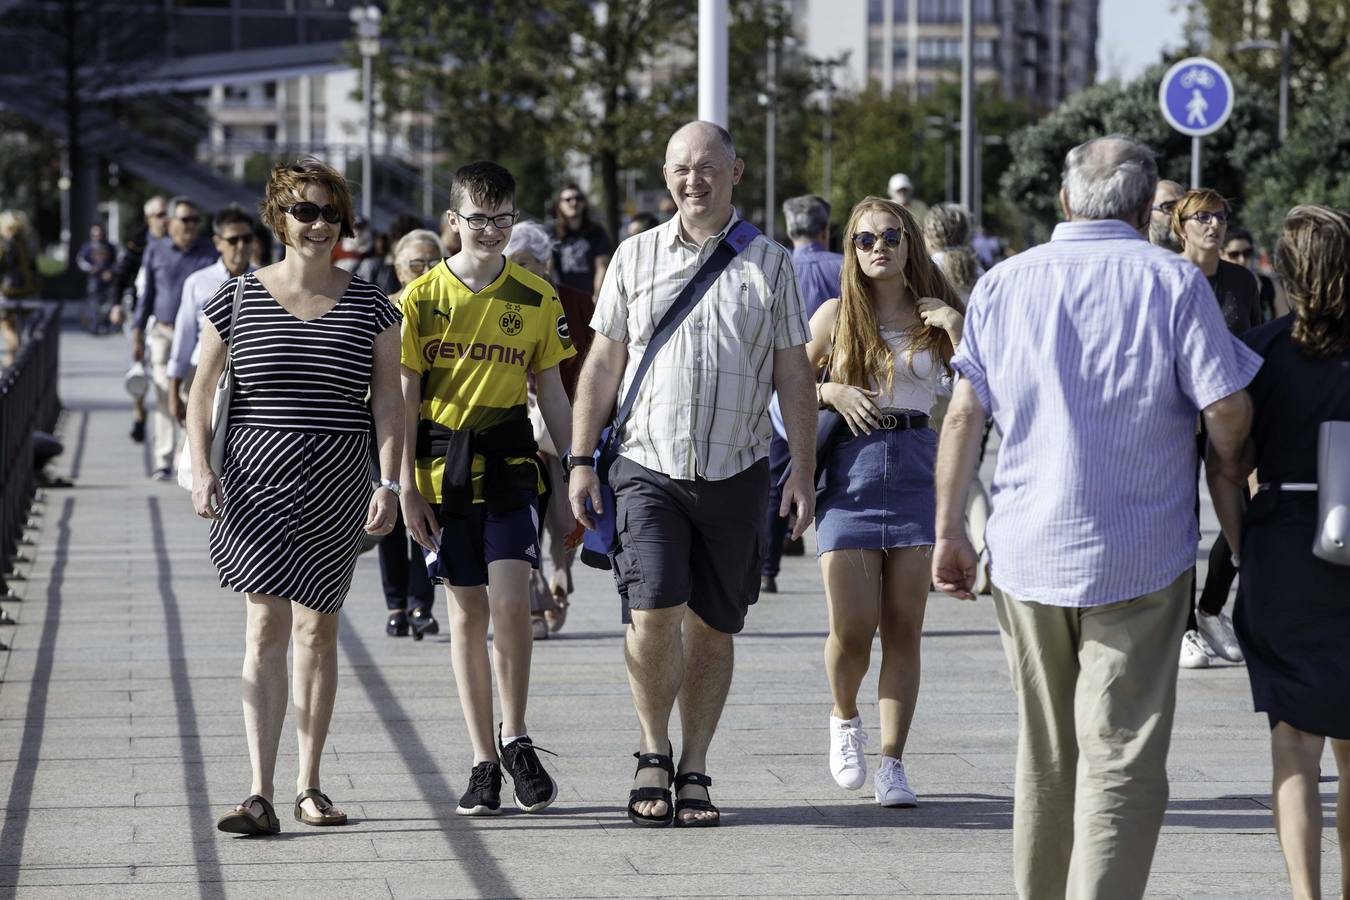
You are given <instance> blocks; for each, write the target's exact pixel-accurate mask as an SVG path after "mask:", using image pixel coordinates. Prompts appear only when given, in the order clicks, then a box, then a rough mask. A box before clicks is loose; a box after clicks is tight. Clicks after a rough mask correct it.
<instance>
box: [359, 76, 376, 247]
mask: <svg viewBox="0 0 1350 900" xmlns="http://www.w3.org/2000/svg"><path fill="white" fill-rule="evenodd" d="M361 95H362V99H363V100H364V101H365V107H366V135H365V137H366V139H365V142H364V144H362V146H361V215H363V216H365V217H366V221H370V203H371V184H370V179H371V157H373V156H374V155H375V61H374V59H373V58H372V57H371V56H369V55H366V54H362V56H361Z"/></svg>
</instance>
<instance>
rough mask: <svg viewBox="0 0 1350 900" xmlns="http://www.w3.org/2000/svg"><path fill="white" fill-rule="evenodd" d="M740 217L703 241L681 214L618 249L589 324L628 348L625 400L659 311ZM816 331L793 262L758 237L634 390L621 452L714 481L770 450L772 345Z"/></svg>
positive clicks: (676, 473) (684, 476)
mask: <svg viewBox="0 0 1350 900" xmlns="http://www.w3.org/2000/svg"><path fill="white" fill-rule="evenodd" d="M738 219H739V217H738V216H737V215H736V214H735V212H733V213H732V216H731V220H730V221H728V222H727V225H726V228H724V229H723V230H722V232H721V233H720V234H718V235H716V236H715V237H711V238H708V240H706V241H704V243H703V245H702V246H698V245H696V244H693V243H691V242H690V241H689V240H688V238H686V237H685V236H684V235H683V234H682V233H681V229H680V223H679V216H678V215H676V216H675V217H674V218H672V219H671V220H670V221H669V222H666V223H665V224H664V225H661V226H660V227H658V228H653V229H651V230H650V231H645V232H643V233H641V234H639V235H636V236H634V237H631V238H628V239H627V240H625V241H624V242H623V243H621V244H620V245H619V249H618V250H617V252H615V254H614V259H613V260H612V261H611V262H610V266H609V270H608V271H607V272H606V273H605V283H604V287H603V288H601V291H600V300H599V302H598V303H597V304H596V310H595V317H594V318H593V319H592V320H591V327H592V328H594V329H595V330H596V331H597V332H599V333H600V334H603V335H604V336H605V337H607V338H609V339H610V340H612V341H619V342H621V343H626V344H627V345H628V365H627V369H626V370H625V372H624V378H623V383H622V384H621V385H620V386H619V398H620V400H622V398H623V397H624V395H625V394H626V393H627V391H628V384H629V382H630V381H631V380H632V377H633V373H634V372H636V371H637V367H638V363H639V362H640V361H641V359H642V354H643V353H644V352H645V350H646V347H647V342H648V341H649V340H650V339H651V337H652V333H653V332H655V331H656V325H657V323H658V322H660V321H661V316H662V315H663V314H664V313H665V311H666V310H667V309H669V308H670V305H671V304H672V303H674V302H675V298H676V297H677V296H679V293H680V291H681V290H683V289H684V286H685V284H686V283H687V282H688V281H689V279H691V278H692V277H693V276H694V274H695V273H696V272H697V271H698V269H699V267H700V266H702V265H703V262H704V261H705V260H706V259H707V258H708V256H709V255H711V254H712V252H713V250H714V249H715V248H716V246H717V243H718V242H719V241H720V240H721V239H722V238H723V237H724V236H725V235H726V233H727V231H729V230H730V229H731V226H732V225H734V224H735V223H736V221H737V220H738ZM809 337H810V329H809V327H808V325H807V321H806V314H805V312H804V311H803V309H802V300H801V295H800V294H799V293H798V290H797V278H796V275H795V274H794V273H793V270H792V257H791V255H790V254H789V253H788V251H787V250H786V249H784V248H783V247H781V246H779V245H778V244H777V243H775V242H773V241H771V240H769V239H768V238H765V237H764V236H762V235H761V236H760V237H757V238H755V240H754V241H752V242H751V244H750V245H749V246H748V247H746V248H745V249H744V250H743V251H741V253H740V254H738V255H737V256H736V258H735V259H734V260H732V261H731V264H730V265H729V266H727V268H726V270H725V271H723V272H722V274H721V275H720V276H719V277H718V279H717V280H716V281H715V282H714V283H713V286H712V287H711V288H710V289H709V290H708V293H707V294H705V295H704V296H703V299H701V300H700V301H699V303H698V305H697V306H696V307H694V310H693V311H692V312H691V313H690V314H689V316H688V318H686V319H685V320H684V322H683V323H681V325H680V327H679V328H678V329H677V330H676V331H675V333H674V334H673V335H672V336H671V339H670V341H669V342H668V343H667V344H666V345H665V347H664V348H662V350H661V351H660V356H659V357H658V358H657V359H656V361H655V362H654V363H653V364H652V367H651V369H650V370H649V371H648V372H647V376H646V378H645V379H644V380H643V382H642V386H641V388H640V389H639V391H638V396H637V400H636V402H635V403H634V404H633V412H632V415H631V416H629V418H628V421H627V423H626V424H625V425H624V429H623V434H622V435H621V437H622V443H621V445H620V451H619V452H620V453H621V454H622V455H623V456H626V457H628V458H629V459H631V460H632V461H633V462H636V463H638V464H639V465H642V466H645V467H647V468H648V469H653V470H655V471H658V472H662V473H664V474H665V475H667V476H669V477H670V478H675V479H681V480H693V479H694V478H705V479H708V480H710V481H715V480H719V479H723V478H730V477H731V476H733V475H736V474H737V473H739V472H743V471H744V470H746V469H748V468H750V466H752V465H754V463H755V462H757V461H758V460H760V459H763V458H764V457H765V456H767V455H768V453H769V435H770V432H771V426H770V424H769V413H768V408H769V397H770V395H771V394H772V393H773V352H774V351H775V350H785V349H787V348H789V347H795V346H798V345H800V344H805V343H806V341H807V339H808V338H809Z"/></svg>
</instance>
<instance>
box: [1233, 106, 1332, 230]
mask: <svg viewBox="0 0 1350 900" xmlns="http://www.w3.org/2000/svg"><path fill="white" fill-rule="evenodd" d="M1347 172H1350V83H1347V82H1344V81H1343V82H1341V83H1340V84H1338V85H1336V86H1335V87H1332V88H1329V89H1328V90H1327V91H1326V92H1325V93H1324V94H1323V95H1322V96H1321V98H1320V99H1319V102H1318V103H1317V104H1315V105H1314V104H1309V105H1307V106H1305V107H1303V109H1302V110H1300V111H1299V114H1298V116H1296V117H1295V119H1294V122H1293V124H1292V126H1291V128H1290V130H1289V139H1288V140H1287V141H1286V142H1285V145H1284V146H1283V147H1281V148H1280V149H1279V150H1278V151H1277V152H1275V153H1272V154H1271V155H1270V156H1268V157H1266V158H1265V159H1264V160H1262V161H1261V162H1259V163H1258V164H1257V165H1256V166H1255V167H1254V169H1253V172H1252V176H1251V178H1250V180H1249V184H1250V185H1251V189H1252V192H1251V195H1250V197H1249V198H1248V202H1247V203H1246V204H1245V206H1244V208H1243V211H1242V219H1243V222H1244V224H1246V225H1247V227H1248V228H1250V229H1251V230H1252V232H1253V233H1255V234H1256V235H1257V237H1258V238H1259V239H1260V240H1262V241H1263V242H1264V243H1265V245H1266V246H1267V247H1272V246H1273V245H1274V244H1273V242H1274V239H1275V237H1276V236H1277V235H1278V234H1279V231H1280V224H1281V222H1283V221H1284V216H1285V213H1286V212H1288V211H1289V209H1290V207H1293V206H1296V205H1298V204H1300V203H1322V204H1326V205H1328V206H1334V207H1337V208H1339V209H1350V178H1347V177H1346V173H1347Z"/></svg>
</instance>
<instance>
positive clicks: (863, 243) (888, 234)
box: [853, 228, 905, 253]
mask: <svg viewBox="0 0 1350 900" xmlns="http://www.w3.org/2000/svg"><path fill="white" fill-rule="evenodd" d="M877 240H878V237H877V235H875V234H873V233H872V232H870V231H859V232H857V233H856V234H854V235H853V246H855V247H857V248H858V249H859V250H861V251H862V252H864V253H868V252H870V251H871V249H872V248H873V247H875V246H876V245H877ZM880 240H881V241H883V242H884V243H885V244H886V246H887V247H899V246H900V244H901V243H902V242H903V241H904V240H905V236H904V235H903V234H901V233H900V229H899V228H887V229H886V230H885V231H883V232H882V233H881V236H880Z"/></svg>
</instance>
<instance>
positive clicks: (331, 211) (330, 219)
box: [286, 200, 342, 225]
mask: <svg viewBox="0 0 1350 900" xmlns="http://www.w3.org/2000/svg"><path fill="white" fill-rule="evenodd" d="M286 212H287V213H289V214H290V215H291V217H292V218H294V219H295V221H297V222H300V223H301V224H303V225H309V224H311V223H313V222H315V221H317V220H318V218H319V217H320V216H323V220H324V221H325V222H327V223H328V224H329V225H336V224H337V223H339V222H341V221H342V213H340V212H338V208H337V207H336V206H334V205H333V204H331V203H325V204H324V205H323V206H319V204H317V203H310V202H309V201H308V200H302V201H301V202H299V203H293V204H291V205H290V206H288V207H287V208H286Z"/></svg>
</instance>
